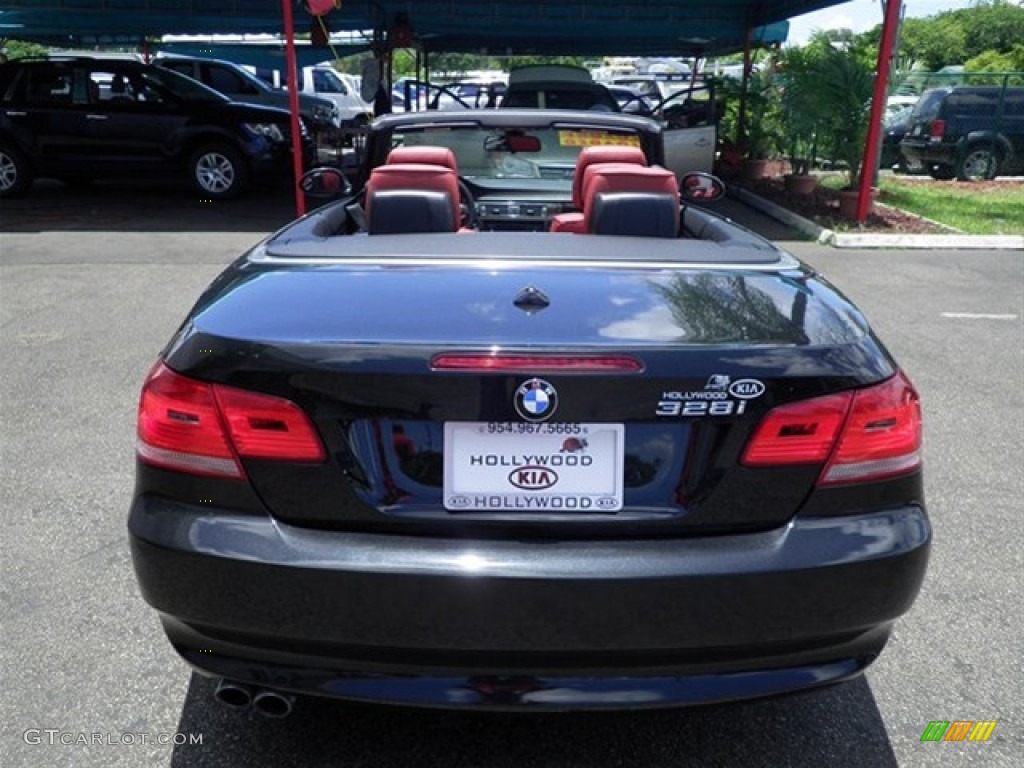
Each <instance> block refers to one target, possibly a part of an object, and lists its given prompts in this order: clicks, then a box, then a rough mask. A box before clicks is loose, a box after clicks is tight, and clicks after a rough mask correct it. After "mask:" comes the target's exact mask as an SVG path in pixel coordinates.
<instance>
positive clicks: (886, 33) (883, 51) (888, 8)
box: [857, 0, 901, 223]
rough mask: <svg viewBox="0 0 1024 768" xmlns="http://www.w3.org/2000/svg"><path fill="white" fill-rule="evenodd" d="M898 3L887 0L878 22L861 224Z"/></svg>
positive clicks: (865, 211)
mask: <svg viewBox="0 0 1024 768" xmlns="http://www.w3.org/2000/svg"><path fill="white" fill-rule="evenodd" d="M900 5H901V0H888V2H886V4H885V21H883V22H882V40H881V43H880V44H879V46H878V65H877V67H876V68H875V69H876V74H875V93H874V96H873V97H872V99H871V117H870V122H869V123H868V140H867V146H865V147H864V161H863V162H862V163H861V166H860V191H859V192H858V195H857V221H858V222H859V223H863V222H864V220H865V219H867V217H868V206H869V205H870V204H871V182H872V180H873V178H874V175H875V173H874V170H875V169H874V164H875V163H877V162H878V145H879V143H880V142H881V140H882V110H883V109H885V95H886V93H888V91H889V67H890V65H891V64H892V53H893V48H894V47H895V42H896V31H897V29H898V27H899V23H900Z"/></svg>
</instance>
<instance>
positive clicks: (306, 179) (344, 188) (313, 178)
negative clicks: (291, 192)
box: [299, 166, 352, 199]
mask: <svg viewBox="0 0 1024 768" xmlns="http://www.w3.org/2000/svg"><path fill="white" fill-rule="evenodd" d="M299 189H301V190H302V191H303V192H304V193H305V194H306V195H308V196H309V197H315V198H324V199H331V198H335V197H344V196H345V195H347V194H349V193H351V192H352V185H351V184H350V183H349V181H348V179H347V178H345V174H344V173H342V172H341V171H340V170H338V169H337V168H330V167H326V166H325V167H322V168H314V169H312V170H310V171H306V172H305V173H304V174H302V178H300V179H299Z"/></svg>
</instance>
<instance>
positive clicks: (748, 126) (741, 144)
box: [714, 64, 778, 179]
mask: <svg viewBox="0 0 1024 768" xmlns="http://www.w3.org/2000/svg"><path fill="white" fill-rule="evenodd" d="M772 76H773V71H772V67H771V66H770V64H768V65H765V67H763V68H760V69H755V70H754V71H753V72H751V74H750V79H749V83H748V88H747V90H746V92H745V93H744V91H743V86H742V82H741V81H740V80H737V79H735V78H729V77H726V78H720V79H717V78H716V79H715V81H714V82H715V89H716V91H717V93H718V94H720V95H721V96H722V97H723V98H724V101H725V103H726V104H727V105H728V106H727V107H726V109H725V111H724V114H723V120H722V123H721V124H720V127H721V131H722V132H723V133H725V132H728V131H732V132H734V134H735V137H736V140H735V142H734V143H731V144H730V145H729V148H730V150H731V153H730V158H729V159H730V160H735V156H734V154H735V155H736V156H739V157H741V158H742V160H741V162H740V164H739V172H740V175H741V176H742V177H743V178H746V179H759V178H763V177H764V176H765V175H766V171H767V168H768V165H769V158H770V156H771V154H772V150H773V148H774V146H775V139H776V133H777V123H778V98H777V94H776V90H775V84H774V82H773V77H772ZM741 104H742V105H743V107H744V108H743V110H742V114H741V113H740V105H741Z"/></svg>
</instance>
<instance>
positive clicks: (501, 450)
mask: <svg viewBox="0 0 1024 768" xmlns="http://www.w3.org/2000/svg"><path fill="white" fill-rule="evenodd" d="M625 432H626V427H625V424H602V423H589V422H588V423H575V422H574V423H568V422H560V423H544V424H530V423H518V422H484V421H471V422H470V421H449V422H445V425H444V485H443V503H444V507H445V509H447V510H449V511H450V512H481V511H482V512H518V513H536V514H611V513H615V512H618V511H620V510H621V509H622V505H623V483H624V465H625V453H624V445H625Z"/></svg>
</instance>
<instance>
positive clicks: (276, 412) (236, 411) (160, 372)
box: [137, 363, 326, 480]
mask: <svg viewBox="0 0 1024 768" xmlns="http://www.w3.org/2000/svg"><path fill="white" fill-rule="evenodd" d="M137 452H138V455H139V459H140V460H141V461H143V462H145V463H146V464H151V465H153V466H157V467H162V468H164V469H172V470H176V471H179V472H187V473H189V474H194V475H207V476H212V477H226V478H233V479H237V480H241V479H244V478H245V472H244V470H243V469H242V465H241V462H240V461H239V458H240V457H242V458H257V459H271V460H278V461H301V462H317V461H323V460H324V458H325V456H326V454H325V452H324V448H323V444H322V443H321V442H320V438H319V437H318V436H317V434H316V431H315V429H314V428H313V425H312V424H311V423H310V421H309V419H308V418H307V417H306V414H305V413H303V411H302V410H301V409H300V408H299V407H298V406H297V405H295V403H293V402H291V401H289V400H285V399H283V398H280V397H274V396H272V395H265V394H262V393H259V392H249V391H246V390H241V389H236V388H234V387H228V386H224V385H223V384H209V383H207V382H204V381H197V380H196V379H191V378H188V377H187V376H182V375H181V374H179V373H175V372H174V371H172V370H171V369H170V368H168V367H167V366H166V365H164V364H163V363H158V364H157V365H155V366H154V367H153V370H152V371H150V374H149V376H148V377H147V378H146V382H145V384H143V386H142V396H141V397H140V399H139V415H138V442H137Z"/></svg>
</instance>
